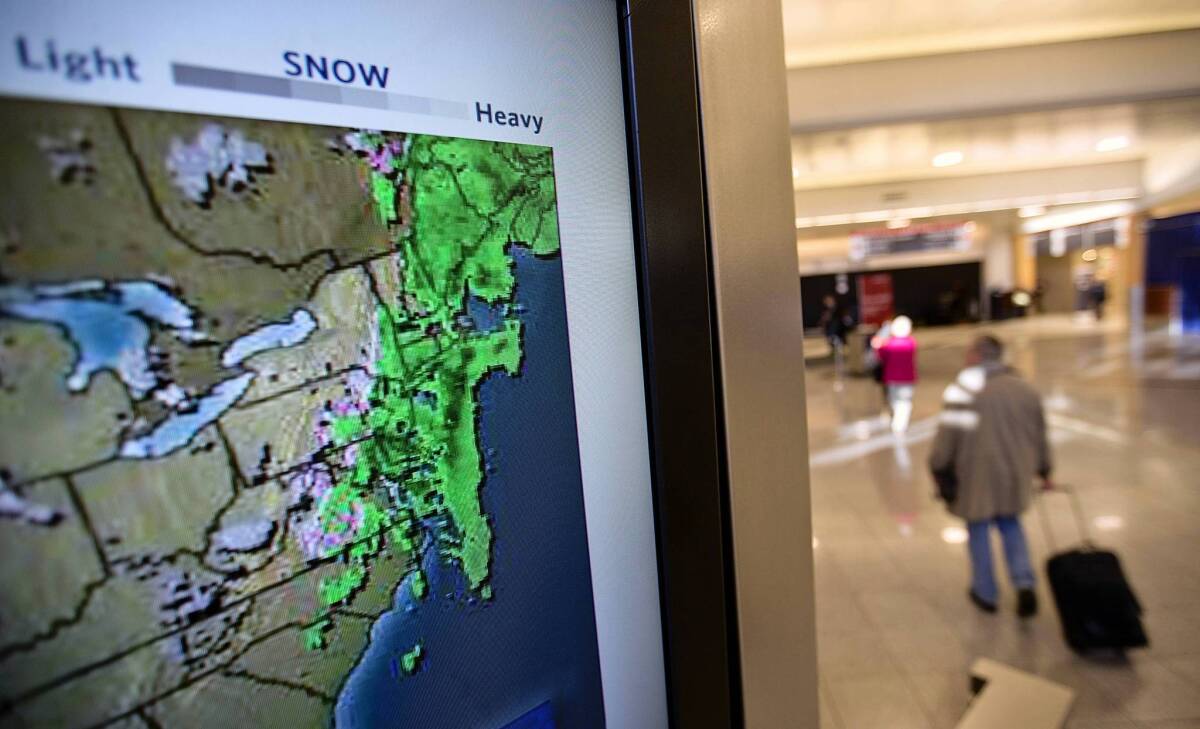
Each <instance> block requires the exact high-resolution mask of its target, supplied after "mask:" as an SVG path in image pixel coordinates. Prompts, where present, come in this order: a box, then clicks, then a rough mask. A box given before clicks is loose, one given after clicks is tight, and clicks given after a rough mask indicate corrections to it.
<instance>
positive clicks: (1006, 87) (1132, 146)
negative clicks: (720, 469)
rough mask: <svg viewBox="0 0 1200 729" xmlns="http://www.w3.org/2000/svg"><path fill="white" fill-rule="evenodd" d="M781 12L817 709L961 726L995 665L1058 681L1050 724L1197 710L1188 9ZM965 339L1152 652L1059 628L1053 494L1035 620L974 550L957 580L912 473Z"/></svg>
mask: <svg viewBox="0 0 1200 729" xmlns="http://www.w3.org/2000/svg"><path fill="white" fill-rule="evenodd" d="M783 7H784V25H785V37H786V48H787V63H788V90H789V96H790V98H789V101H790V115H791V127H792V140H791V141H792V174H793V182H794V186H795V199H796V221H795V223H796V242H797V251H798V254H799V265H800V282H801V291H802V297H803V304H804V323H805V329H806V331H807V333H808V336H807V339H806V346H805V352H806V359H807V365H808V371H807V392H808V422H809V441H810V464H811V469H812V499H813V511H814V514H813V524H814V535H815V536H814V539H813V546H814V553H815V562H816V601H817V616H818V618H817V630H818V643H819V674H820V695H821V709H822V720H821V721H822V726H823V727H831V728H832V727H836V728H839V729H869V728H874V727H888V728H889V729H901V728H904V727H953V726H958V725H959V722H960V720H961V718H962V717H963V713H964V710H965V708H966V707H967V705H968V702H969V700H970V697H971V694H970V692H969V686H968V685H967V683H966V682H965V681H964V680H963V676H964V675H965V672H966V671H967V670H968V669H969V667H970V666H971V665H972V664H973V663H974V662H975V661H976V660H977V659H979V658H990V659H993V660H996V661H999V662H1001V663H1004V664H1006V665H1008V666H1011V667H1014V668H1017V669H1019V670H1022V671H1026V672H1029V673H1032V674H1034V675H1037V676H1040V677H1043V678H1046V679H1049V680H1050V681H1052V682H1055V683H1057V684H1059V685H1062V686H1067V687H1069V688H1070V689H1072V690H1074V692H1075V698H1074V705H1073V708H1072V710H1071V712H1070V715H1069V719H1068V722H1067V726H1069V727H1073V728H1083V727H1095V728H1097V729H1099V728H1104V729H1127V728H1132V727H1144V728H1150V727H1154V728H1158V729H1167V728H1168V727H1169V728H1171V729H1183V728H1184V727H1200V563H1198V562H1197V561H1196V558H1195V556H1196V554H1197V551H1198V548H1200V526H1198V525H1197V514H1198V513H1200V489H1198V486H1200V475H1198V474H1200V435H1198V433H1200V427H1198V426H1200V4H1197V3H1196V2H1195V1H1194V0H1152V1H1150V2H1144V1H1140V0H1139V1H1137V2H1134V1H1132V0H1111V1H1108V2H1098V3H1097V2H1080V1H1078V0H1049V1H1046V0H1036V1H1035V0H1013V1H1012V2H1006V3H997V2H991V1H990V0H966V1H964V2H956V3H935V2H931V1H930V0H892V1H891V2H862V1H859V0H784V3H783ZM898 315H905V316H907V317H909V318H910V319H911V320H912V321H913V322H914V324H915V326H914V329H913V338H914V340H915V342H916V347H917V357H916V362H915V366H916V370H917V372H916V375H917V377H916V381H915V384H914V386H913V387H912V388H911V390H912V395H911V413H910V414H908V415H906V424H905V426H904V427H901V428H899V429H898V430H899V433H898V434H893V429H892V428H891V427H889V425H888V418H889V413H888V408H887V402H886V400H885V397H884V394H883V392H882V391H881V389H880V386H879V384H877V383H876V381H875V379H876V378H873V377H872V374H873V369H874V368H875V367H877V366H878V360H877V358H876V356H875V351H874V350H873V348H872V339H873V338H874V342H875V344H876V345H878V344H879V337H878V335H879V334H880V329H881V327H886V326H887V325H888V322H889V321H891V320H892V319H893V317H895V316H898ZM984 332H986V333H990V334H992V335H993V336H995V337H997V338H998V339H1000V340H1001V341H1002V342H1003V343H1004V344H1005V345H1006V347H1007V361H1008V364H1010V365H1011V366H1012V367H1013V368H1015V369H1016V371H1017V372H1018V373H1019V374H1020V375H1021V376H1023V377H1024V378H1025V379H1026V381H1028V382H1029V383H1031V384H1032V385H1033V386H1034V387H1035V388H1036V389H1037V391H1038V393H1039V394H1040V395H1041V397H1042V399H1043V406H1044V409H1045V413H1046V416H1045V417H1046V424H1047V428H1048V434H1049V440H1050V442H1051V447H1052V450H1053V458H1054V464H1055V465H1054V470H1053V480H1054V483H1055V484H1059V485H1061V486H1062V487H1063V488H1060V489H1058V490H1059V491H1066V490H1073V491H1074V494H1075V495H1076V496H1077V497H1078V499H1079V503H1080V504H1081V505H1082V508H1083V513H1084V519H1085V527H1086V529H1087V530H1088V533H1089V534H1090V536H1091V538H1092V539H1093V540H1094V542H1095V543H1096V544H1097V545H1098V546H1100V547H1101V548H1104V549H1111V550H1113V551H1115V552H1116V553H1117V554H1118V555H1119V556H1120V559H1121V561H1122V564H1123V565H1124V568H1125V573H1126V576H1127V577H1128V578H1129V580H1130V583H1131V584H1132V587H1133V589H1134V591H1135V592H1136V594H1137V595H1138V597H1139V598H1140V602H1141V605H1142V608H1143V609H1144V613H1143V621H1144V624H1145V628H1146V633H1147V634H1148V636H1149V642H1150V644H1149V646H1148V647H1147V648H1144V649H1138V650H1131V651H1129V652H1127V653H1126V654H1124V655H1121V654H1111V655H1108V654H1104V655H1099V656H1097V655H1088V656H1083V657H1081V656H1080V655H1077V654H1076V653H1075V652H1073V651H1072V650H1071V649H1070V648H1068V647H1067V645H1066V643H1065V642H1064V641H1063V638H1062V635H1061V634H1060V626H1059V618H1058V616H1057V615H1056V611H1055V607H1054V600H1053V598H1052V596H1051V595H1050V589H1049V586H1048V584H1047V583H1046V579H1045V573H1044V571H1043V569H1042V566H1043V564H1044V563H1045V560H1046V558H1047V557H1049V556H1050V555H1051V554H1052V553H1054V552H1057V551H1061V550H1063V549H1065V548H1067V547H1069V546H1074V545H1076V544H1078V543H1079V541H1080V539H1081V537H1080V535H1079V525H1078V524H1076V523H1075V521H1076V520H1075V519H1073V517H1072V512H1071V509H1070V506H1069V500H1068V498H1067V496H1066V495H1065V494H1061V493H1059V494H1055V493H1047V494H1044V495H1041V496H1039V497H1037V499H1036V500H1037V501H1038V502H1039V503H1037V504H1035V507H1036V508H1031V509H1029V510H1028V511H1027V512H1026V513H1025V515H1024V518H1023V521H1024V525H1025V533H1026V535H1027V537H1028V542H1029V550H1030V552H1031V555H1032V562H1033V565H1034V567H1035V568H1036V570H1037V572H1038V579H1037V584H1036V588H1035V589H1036V591H1037V593H1038V595H1039V597H1040V598H1041V600H1040V603H1041V610H1040V611H1039V613H1038V614H1037V616H1036V617H1034V618H1031V619H1026V620H1021V619H1019V618H1018V617H1017V615H1016V613H1015V604H1016V602H1015V601H1016V596H1015V591H1014V590H1013V589H1012V587H1011V586H1010V585H1009V584H1008V582H1007V580H1006V579H1005V574H1006V573H1005V571H1004V570H1003V569H1002V567H1001V565H1002V557H1001V554H1000V550H999V546H998V543H997V546H996V549H995V551H996V558H995V559H996V562H997V573H998V576H999V577H1000V579H999V580H998V581H999V582H1000V584H1001V588H1000V597H999V601H998V603H997V607H998V611H997V612H996V613H995V614H989V613H986V612H983V611H981V610H978V609H977V608H976V606H974V605H972V603H971V602H970V601H969V600H968V599H967V588H968V585H969V584H970V576H969V575H970V572H969V570H970V566H969V562H968V559H967V554H966V552H967V546H966V542H967V541H968V535H967V531H966V530H965V524H964V522H963V521H962V520H960V519H958V518H956V517H954V516H951V515H950V514H948V513H947V511H946V509H945V507H944V505H943V504H942V503H941V502H939V501H938V500H937V499H936V498H935V493H936V489H935V486H934V481H933V479H932V477H931V476H930V474H929V467H928V465H927V463H928V460H929V455H930V448H931V444H932V443H933V440H934V436H935V432H936V431H937V428H938V426H939V412H940V411H941V410H942V408H943V392H944V390H945V389H946V387H947V385H948V384H950V383H952V382H954V381H955V378H956V375H957V373H958V372H959V370H960V369H962V368H963V366H964V357H965V354H966V351H967V349H968V346H969V345H970V344H971V342H972V340H973V339H974V338H975V337H976V336H978V335H979V334H981V333H984ZM882 333H883V334H884V335H885V336H886V334H887V331H886V329H885V330H884V331H883V332H882ZM1037 509H1042V510H1043V511H1042V512H1041V515H1042V516H1045V517H1047V518H1048V521H1049V524H1048V526H1049V527H1050V529H1049V531H1047V529H1046V528H1045V527H1046V526H1047V525H1046V524H1044V523H1042V522H1040V521H1039V519H1038V512H1037ZM1051 540H1053V541H1051ZM997 542H998V540H997ZM865 696H870V697H872V698H871V700H869V701H868V700H864V699H863V697H865ZM1000 725H1001V724H996V725H994V726H1000ZM1004 725H1006V726H1014V727H1015V726H1017V724H1004ZM980 726H982V724H980ZM989 726H993V725H991V724H989Z"/></svg>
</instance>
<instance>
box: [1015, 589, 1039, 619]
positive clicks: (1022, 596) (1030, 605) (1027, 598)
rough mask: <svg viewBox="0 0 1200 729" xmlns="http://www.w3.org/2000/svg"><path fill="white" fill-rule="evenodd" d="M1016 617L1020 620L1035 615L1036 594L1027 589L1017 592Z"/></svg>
mask: <svg viewBox="0 0 1200 729" xmlns="http://www.w3.org/2000/svg"><path fill="white" fill-rule="evenodd" d="M1017 615H1018V616H1020V617H1022V618H1032V617H1033V616H1034V615H1037V593H1036V592H1034V591H1033V590H1031V589H1029V588H1028V587H1027V588H1025V589H1024V590H1020V591H1018V592H1017Z"/></svg>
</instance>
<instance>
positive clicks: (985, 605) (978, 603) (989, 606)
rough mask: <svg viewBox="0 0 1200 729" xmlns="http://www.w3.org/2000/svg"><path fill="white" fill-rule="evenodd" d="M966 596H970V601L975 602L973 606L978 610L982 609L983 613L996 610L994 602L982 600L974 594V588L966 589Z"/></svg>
mask: <svg viewBox="0 0 1200 729" xmlns="http://www.w3.org/2000/svg"><path fill="white" fill-rule="evenodd" d="M967 597H969V598H971V602H973V603H975V607H977V608H979V609H980V610H982V611H984V612H985V613H994V612H996V605H995V603H990V602H988V601H987V600H984V599H983V598H982V597H980V596H979V595H976V594H975V591H974V590H970V591H968V592H967Z"/></svg>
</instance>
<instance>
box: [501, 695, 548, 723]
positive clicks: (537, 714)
mask: <svg viewBox="0 0 1200 729" xmlns="http://www.w3.org/2000/svg"><path fill="white" fill-rule="evenodd" d="M504 729H554V707H553V706H552V705H551V704H550V703H549V702H547V703H545V704H542V705H541V706H539V707H537V708H536V709H534V710H533V711H531V712H529V713H528V714H526V715H525V716H522V717H521V718H520V719H517V720H516V721H514V722H512V723H510V724H507V725H506V726H505V727H504Z"/></svg>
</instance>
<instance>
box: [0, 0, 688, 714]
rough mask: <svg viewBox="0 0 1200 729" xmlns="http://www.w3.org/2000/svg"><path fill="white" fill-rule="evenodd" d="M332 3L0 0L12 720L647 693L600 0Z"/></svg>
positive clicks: (620, 192) (1, 301) (373, 708)
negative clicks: (309, 7) (0, 0)
mask: <svg viewBox="0 0 1200 729" xmlns="http://www.w3.org/2000/svg"><path fill="white" fill-rule="evenodd" d="M497 5H503V6H504V7H503V8H500V7H495V6H497ZM318 7H320V6H313V12H311V13H309V12H308V11H306V10H305V9H304V8H303V6H301V7H299V8H298V7H296V5H295V4H294V3H282V2H279V3H263V4H257V3H256V4H254V7H253V8H247V7H245V6H244V4H241V3H219V2H218V3H211V2H209V3H203V4H195V6H194V7H191V6H185V5H180V6H178V7H176V6H175V4H164V3H157V4H152V3H134V2H123V3H114V4H105V5H104V6H99V5H91V4H72V3H61V4H59V3H54V4H49V3H41V2H37V3H35V2H29V3H9V4H6V5H5V7H4V8H3V9H2V10H0V20H2V23H0V25H2V26H3V27H4V28H5V29H6V31H7V34H8V37H7V38H5V39H0V42H5V43H7V44H8V47H7V48H6V49H3V48H2V47H0V56H2V60H0V73H2V84H0V94H2V95H0V119H2V120H3V136H2V137H0V163H2V165H0V169H2V172H0V479H2V480H0V577H2V579H3V589H2V593H0V675H3V676H4V680H3V681H0V724H4V725H7V724H8V723H9V722H10V721H11V722H13V723H15V724H17V725H26V726H45V727H93V726H95V727H99V726H113V727H122V729H124V728H127V727H158V726H165V727H187V726H196V727H213V726H255V727H270V726H280V727H289V728H292V727H302V726H314V727H325V726H338V727H425V728H434V727H481V728H486V729H492V728H495V729H502V728H506V727H511V728H513V729H518V728H519V729H535V728H536V729H547V728H549V727H572V728H573V727H585V728H587V727H605V726H634V725H636V726H641V727H655V726H664V725H665V709H664V701H665V700H664V695H663V692H664V685H663V676H662V656H661V637H660V633H659V622H658V621H659V616H658V597H657V592H656V589H657V588H656V584H657V577H656V574H655V554H654V541H653V527H652V523H651V509H650V490H649V475H648V465H647V463H648V452H647V447H646V432H645V413H644V405H643V403H644V395H643V391H642V383H641V375H640V372H641V363H640V349H639V338H638V337H639V334H638V318H637V301H636V295H635V285H634V271H633V245H632V238H631V223H630V211H629V188H628V176H627V170H626V167H625V159H626V151H625V147H624V145H625V133H624V126H623V125H624V118H623V106H622V101H621V70H620V62H619V56H618V39H617V32H618V31H617V28H618V23H617V15H616V9H615V7H614V6H613V4H612V3H609V2H605V1H602V0H601V1H597V2H590V3H579V2H558V3H553V2H545V3H541V2H533V1H532V0H530V1H529V2H524V3H501V4H496V3H485V2H471V3H465V2H451V3H445V2H436V3H435V2H428V3H425V2H421V3H404V4H396V3H382V2H377V3H349V4H347V5H346V6H345V7H343V6H339V7H338V9H337V11H336V17H330V15H329V13H330V12H332V11H331V10H330V9H329V8H322V10H321V11H320V12H317V8H318Z"/></svg>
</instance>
